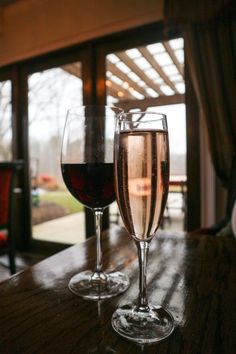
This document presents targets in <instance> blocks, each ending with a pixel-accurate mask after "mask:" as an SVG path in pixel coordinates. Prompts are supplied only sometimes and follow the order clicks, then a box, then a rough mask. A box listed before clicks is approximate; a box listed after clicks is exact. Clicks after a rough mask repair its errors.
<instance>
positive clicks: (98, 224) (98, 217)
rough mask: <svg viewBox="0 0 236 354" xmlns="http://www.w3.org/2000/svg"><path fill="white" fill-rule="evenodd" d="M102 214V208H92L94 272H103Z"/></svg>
mask: <svg viewBox="0 0 236 354" xmlns="http://www.w3.org/2000/svg"><path fill="white" fill-rule="evenodd" d="M102 215H103V210H102V209H95V210H94V220H95V232H96V268H95V272H94V273H103V267H102V245H101V230H102Z"/></svg>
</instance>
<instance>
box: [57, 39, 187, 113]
mask: <svg viewBox="0 0 236 354" xmlns="http://www.w3.org/2000/svg"><path fill="white" fill-rule="evenodd" d="M106 63H107V65H106V69H107V70H106V77H107V78H106V87H107V96H108V100H109V102H112V103H113V104H116V105H119V107H121V108H123V109H124V110H126V111H128V110H130V109H133V108H138V109H140V110H146V109H147V108H148V107H153V106H162V105H171V104H178V103H184V92H185V85H184V57H183V40H182V39H181V38H178V39H174V40H170V41H165V42H161V43H156V44H152V45H148V46H143V47H138V48H132V49H129V50H126V51H121V52H116V53H112V54H109V55H108V56H107V60H106ZM62 68H63V69H64V70H65V71H67V72H69V73H70V74H72V75H75V76H77V77H81V64H80V63H73V64H68V65H64V66H63V67H62Z"/></svg>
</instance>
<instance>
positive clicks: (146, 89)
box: [106, 38, 187, 230]
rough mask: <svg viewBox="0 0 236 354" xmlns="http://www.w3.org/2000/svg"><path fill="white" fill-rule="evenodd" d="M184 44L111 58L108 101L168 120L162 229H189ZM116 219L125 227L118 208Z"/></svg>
mask: <svg viewBox="0 0 236 354" xmlns="http://www.w3.org/2000/svg"><path fill="white" fill-rule="evenodd" d="M183 46H184V43H183V39H182V38H176V39H173V40H169V41H163V42H156V43H152V44H147V45H141V46H135V47H131V48H128V49H126V50H119V51H112V52H110V53H109V54H107V55H106V91H107V102H108V104H113V105H116V106H118V107H121V108H123V109H124V110H125V111H154V112H156V111H159V112H161V113H164V114H166V115H167V119H168V127H169V138H170V186H169V197H168V202H167V207H166V210H165V215H164V218H163V225H162V227H163V228H165V227H167V228H168V229H169V228H171V227H172V228H173V229H175V230H177V229H180V230H183V229H184V228H185V214H186V208H185V200H186V192H187V190H186V185H187V176H186V175H187V174H186V115H185V103H184V102H185V98H184V94H185V82H184V50H183ZM111 220H112V221H113V222H115V223H120V222H121V219H120V217H119V213H118V209H117V205H116V203H114V204H113V205H112V207H111Z"/></svg>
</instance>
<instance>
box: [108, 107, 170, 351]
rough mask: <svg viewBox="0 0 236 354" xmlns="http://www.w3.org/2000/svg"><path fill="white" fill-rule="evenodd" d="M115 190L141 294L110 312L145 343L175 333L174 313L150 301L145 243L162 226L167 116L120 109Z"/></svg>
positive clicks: (125, 332) (119, 326)
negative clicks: (136, 261)
mask: <svg viewBox="0 0 236 354" xmlns="http://www.w3.org/2000/svg"><path fill="white" fill-rule="evenodd" d="M114 166H115V188H116V195H117V202H118V206H119V209H120V213H121V217H122V219H123V222H124V225H125V227H126V229H127V230H128V232H129V234H130V235H131V236H132V238H133V239H134V241H135V244H136V246H137V250H138V258H139V269H140V277H139V297H138V300H137V302H136V303H135V304H127V305H124V306H122V307H119V308H118V309H117V310H116V311H115V313H114V314H113V316H112V326H113V328H114V330H115V331H116V332H117V333H118V334H120V335H122V336H123V337H125V338H128V339H130V340H132V341H134V342H137V343H141V344H145V343H154V342H157V341H160V340H162V339H164V338H166V337H167V336H168V335H170V333H171V332H172V331H173V328H174V325H173V318H172V315H171V314H170V313H169V312H168V311H167V310H165V309H163V308H162V307H161V306H154V305H151V304H149V302H148V296H147V286H146V278H147V258H148V250H149V244H150V242H151V240H152V238H153V237H154V236H155V234H156V232H157V229H158V227H159V225H160V222H161V218H162V215H163V212H164V209H165V204H166V200H167V196H168V185H169V141H168V127H167V120H166V116H165V115H163V114H159V113H150V112H135V113H126V114H125V113H123V114H121V115H120V116H119V120H118V121H117V127H116V133H115V146H114Z"/></svg>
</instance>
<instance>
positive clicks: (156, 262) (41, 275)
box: [0, 227, 236, 354]
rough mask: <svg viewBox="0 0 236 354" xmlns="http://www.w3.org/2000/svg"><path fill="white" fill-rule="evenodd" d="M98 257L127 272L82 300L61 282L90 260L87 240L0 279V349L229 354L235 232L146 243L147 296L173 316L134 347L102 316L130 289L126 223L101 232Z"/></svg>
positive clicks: (132, 293)
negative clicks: (108, 288) (117, 285)
mask: <svg viewBox="0 0 236 354" xmlns="http://www.w3.org/2000/svg"><path fill="white" fill-rule="evenodd" d="M103 239H104V242H103V245H104V264H105V267H106V268H117V269H119V270H121V271H123V272H124V273H125V274H127V275H128V276H129V277H130V281H131V286H130V288H129V289H128V290H127V291H126V293H124V294H123V295H120V296H117V297H114V298H112V299H109V300H105V301H103V302H99V303H98V302H94V301H86V300H83V299H81V298H79V297H76V296H74V295H73V294H72V293H71V292H70V291H69V290H68V281H69V279H70V278H71V276H72V275H73V274H75V273H76V272H78V271H80V270H84V269H87V268H89V267H91V266H92V265H93V264H94V258H95V240H94V238H93V237H92V238H90V239H89V240H87V241H86V242H85V243H83V244H80V245H77V246H72V247H70V248H68V249H66V250H65V251H63V252H61V253H58V254H56V255H55V256H53V257H50V258H48V259H46V260H44V261H43V262H40V263H38V264H36V265H35V266H33V267H31V268H29V269H27V270H25V271H24V272H21V273H18V274H16V275H15V276H13V277H11V278H10V279H9V280H7V281H5V282H2V283H1V284H0V298H1V301H0V333H1V339H0V352H1V353H44V354H46V353H121V354H122V353H124V354H126V353H134V354H135V353H150V354H157V353H158V354H162V353H165V354H166V353H169V354H173V353H188V354H195V353H202V354H208V353H211V354H231V353H232V354H233V353H234V352H235V347H236V338H235V333H236V317H235V316H236V315H235V314H236V302H235V298H236V285H235V284H236V257H235V254H236V240H235V239H227V238H216V237H211V236H209V235H205V236H204V235H202V236H190V235H189V236H188V235H185V234H184V233H177V232H169V233H168V232H166V231H160V232H159V233H158V237H156V238H155V239H153V241H152V243H151V245H150V255H149V264H148V292H149V297H150V301H151V302H152V303H154V304H162V305H164V306H165V307H166V308H167V309H168V310H169V311H170V312H171V313H172V314H173V316H174V320H175V330H174V332H173V333H172V335H171V336H170V337H169V338H167V339H166V340H164V341H162V342H160V343H158V344H155V345H151V346H145V347H141V346H138V345H135V344H133V343H131V342H129V341H126V340H125V339H122V338H121V337H120V336H118V335H117V334H116V333H115V332H114V331H113V329H112V327H111V323H110V319H111V315H112V313H113V312H114V310H115V309H116V307H117V306H118V304H119V305H121V304H124V303H126V302H129V301H131V300H135V298H136V296H137V294H138V262H137V256H136V249H135V245H134V243H133V241H132V240H131V238H130V237H129V236H128V235H127V234H126V231H125V230H124V229H122V228H120V227H113V228H112V229H111V230H110V231H109V232H107V233H105V234H104V236H103Z"/></svg>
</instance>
